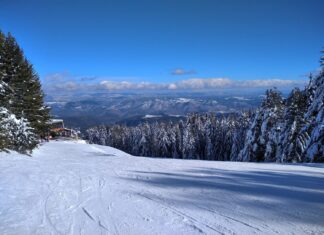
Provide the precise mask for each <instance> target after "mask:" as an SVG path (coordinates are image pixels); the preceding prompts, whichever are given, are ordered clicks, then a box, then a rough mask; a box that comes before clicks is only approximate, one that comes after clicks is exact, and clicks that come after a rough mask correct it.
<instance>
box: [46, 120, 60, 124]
mask: <svg viewBox="0 0 324 235" xmlns="http://www.w3.org/2000/svg"><path fill="white" fill-rule="evenodd" d="M61 122H63V119H50V120H49V123H51V124H53V123H61Z"/></svg>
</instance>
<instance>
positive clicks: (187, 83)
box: [44, 74, 306, 92]
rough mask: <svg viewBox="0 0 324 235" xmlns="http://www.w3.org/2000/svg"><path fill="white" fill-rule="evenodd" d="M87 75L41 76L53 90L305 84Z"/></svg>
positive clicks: (295, 84)
mask: <svg viewBox="0 0 324 235" xmlns="http://www.w3.org/2000/svg"><path fill="white" fill-rule="evenodd" d="M86 78H87V77H72V76H65V75H62V74H53V75H48V76H46V77H45V79H44V86H45V90H46V91H48V92H56V91H78V90H79V91H96V90H107V91H128V90H129V91H131V90H170V91H172V90H188V91H190V90H212V89H228V88H265V89H267V88H272V87H278V88H283V87H287V88H291V87H300V86H304V85H305V84H306V80H286V79H259V80H241V81H238V80H233V79H229V78H190V79H185V80H180V81H176V82H169V83H149V82H130V81H113V80H110V79H107V78H99V77H98V78H93V77H91V79H90V80H88V81H90V82H84V81H87V79H86Z"/></svg>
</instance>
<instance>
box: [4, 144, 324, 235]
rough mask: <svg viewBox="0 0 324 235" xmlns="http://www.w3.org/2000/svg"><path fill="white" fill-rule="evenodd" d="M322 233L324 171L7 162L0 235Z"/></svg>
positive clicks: (72, 149) (108, 159) (117, 157)
mask: <svg viewBox="0 0 324 235" xmlns="http://www.w3.org/2000/svg"><path fill="white" fill-rule="evenodd" d="M278 233H279V234H324V165H320V164H317V165H307V164H304V165H279V164H265V163H263V164H257V163H236V162H208V161H195V160H192V161H191V160H173V159H154V158H142V157H133V156H130V155H128V154H126V153H123V152H121V151H119V150H116V149H114V148H110V147H104V146H97V145H88V144H85V143H76V142H63V141H61V142H50V143H46V144H44V145H43V146H41V147H40V148H39V149H37V150H35V152H34V154H33V156H32V157H27V156H23V155H19V154H17V153H11V154H6V153H0V234H89V235H95V234H119V235H124V234H125V235H129V234H140V235H143V234H150V235H151V234H186V235H189V234H278Z"/></svg>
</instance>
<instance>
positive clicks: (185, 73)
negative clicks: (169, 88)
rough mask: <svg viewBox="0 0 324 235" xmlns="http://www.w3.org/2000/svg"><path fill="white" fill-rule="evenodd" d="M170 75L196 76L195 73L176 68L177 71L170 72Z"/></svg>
mask: <svg viewBox="0 0 324 235" xmlns="http://www.w3.org/2000/svg"><path fill="white" fill-rule="evenodd" d="M171 74H172V75H192V74H196V71H195V70H185V69H181V68H177V69H174V70H172V71H171Z"/></svg>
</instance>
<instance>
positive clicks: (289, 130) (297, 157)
mask: <svg viewBox="0 0 324 235" xmlns="http://www.w3.org/2000/svg"><path fill="white" fill-rule="evenodd" d="M285 106H286V107H285V111H284V119H283V123H282V125H281V126H282V127H281V132H280V137H279V149H278V151H277V157H276V159H277V161H278V162H300V161H302V150H301V148H300V147H299V145H298V139H299V132H300V130H301V128H302V126H303V125H305V119H304V115H305V112H306V109H307V95H306V92H305V91H301V90H300V89H298V88H295V89H294V90H293V91H292V92H291V93H290V95H289V96H288V98H287V100H286V102H285Z"/></svg>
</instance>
